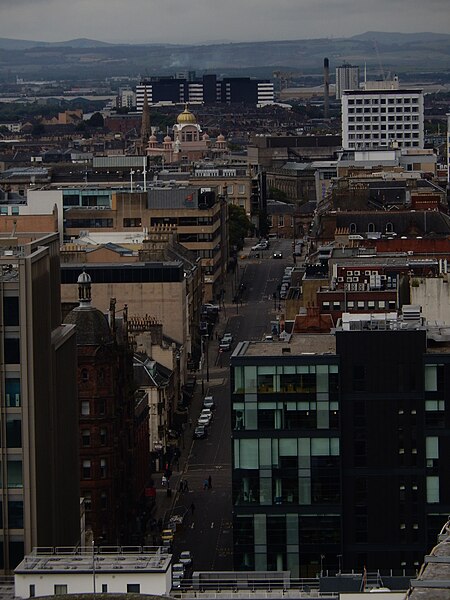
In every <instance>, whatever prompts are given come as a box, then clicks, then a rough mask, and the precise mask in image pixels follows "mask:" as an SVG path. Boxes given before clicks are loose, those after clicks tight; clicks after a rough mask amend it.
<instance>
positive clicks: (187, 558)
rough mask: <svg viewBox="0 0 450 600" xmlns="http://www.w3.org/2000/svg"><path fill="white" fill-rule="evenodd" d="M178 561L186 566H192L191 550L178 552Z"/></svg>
mask: <svg viewBox="0 0 450 600" xmlns="http://www.w3.org/2000/svg"><path fill="white" fill-rule="evenodd" d="M179 562H180V563H182V564H183V565H184V566H185V567H186V568H187V567H192V562H193V557H192V552H191V551H190V550H183V552H181V553H180V558H179Z"/></svg>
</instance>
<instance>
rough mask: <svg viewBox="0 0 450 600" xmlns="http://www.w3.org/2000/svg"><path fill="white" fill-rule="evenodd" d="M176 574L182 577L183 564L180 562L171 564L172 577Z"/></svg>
mask: <svg viewBox="0 0 450 600" xmlns="http://www.w3.org/2000/svg"><path fill="white" fill-rule="evenodd" d="M177 575H178V576H179V577H184V565H183V563H181V562H177V563H174V564H173V565H172V577H173V576H177Z"/></svg>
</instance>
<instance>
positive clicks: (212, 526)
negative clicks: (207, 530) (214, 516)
mask: <svg viewBox="0 0 450 600" xmlns="http://www.w3.org/2000/svg"><path fill="white" fill-rule="evenodd" d="M211 529H214V521H213V522H212V523H211Z"/></svg>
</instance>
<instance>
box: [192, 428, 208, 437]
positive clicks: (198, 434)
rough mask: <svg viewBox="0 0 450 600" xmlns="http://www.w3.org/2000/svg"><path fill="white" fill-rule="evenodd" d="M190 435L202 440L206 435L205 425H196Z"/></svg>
mask: <svg viewBox="0 0 450 600" xmlns="http://www.w3.org/2000/svg"><path fill="white" fill-rule="evenodd" d="M192 437H193V438H194V440H203V439H205V438H206V437H208V430H207V429H206V427H205V425H197V427H196V428H195V429H194V433H193V434H192Z"/></svg>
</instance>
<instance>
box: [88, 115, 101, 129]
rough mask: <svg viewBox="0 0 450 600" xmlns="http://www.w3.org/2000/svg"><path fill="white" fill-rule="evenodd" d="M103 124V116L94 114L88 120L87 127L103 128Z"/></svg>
mask: <svg viewBox="0 0 450 600" xmlns="http://www.w3.org/2000/svg"><path fill="white" fill-rule="evenodd" d="M104 123H105V122H104V119H103V115H102V114H101V113H99V112H96V113H94V114H93V115H92V117H91V118H90V119H89V120H88V125H89V127H103V125H104Z"/></svg>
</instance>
